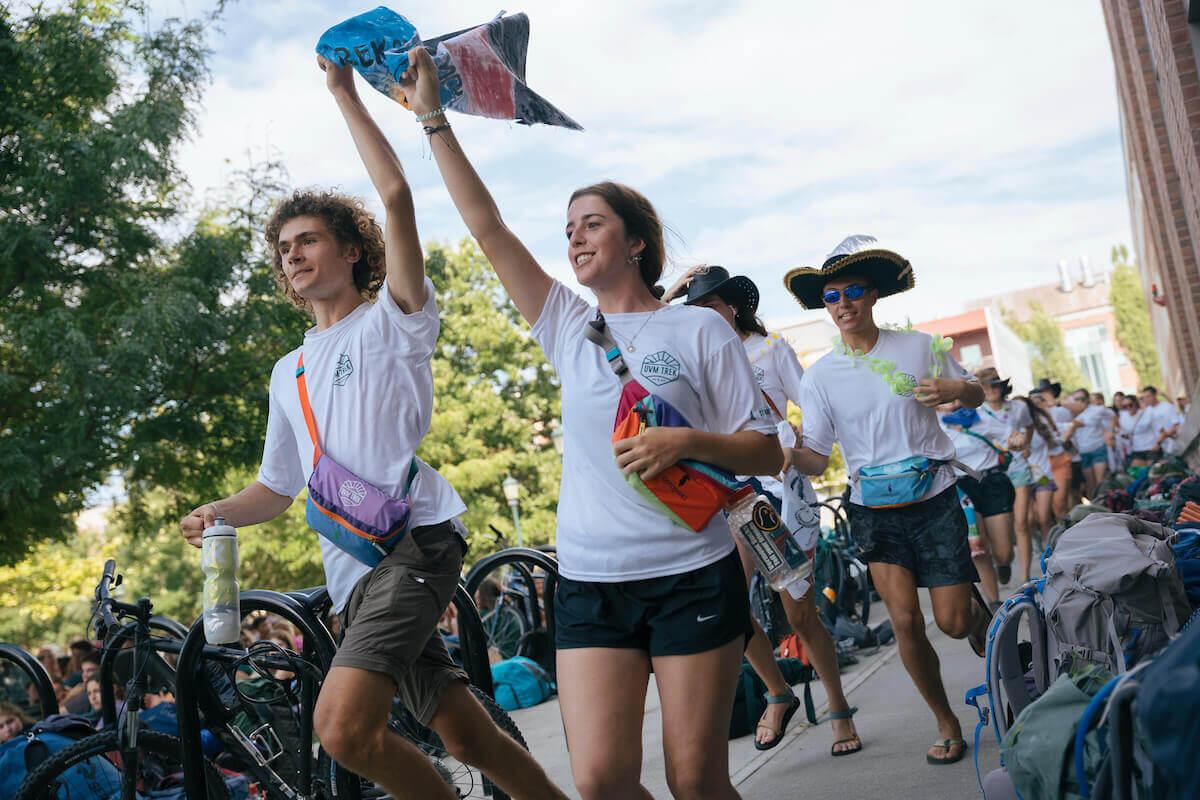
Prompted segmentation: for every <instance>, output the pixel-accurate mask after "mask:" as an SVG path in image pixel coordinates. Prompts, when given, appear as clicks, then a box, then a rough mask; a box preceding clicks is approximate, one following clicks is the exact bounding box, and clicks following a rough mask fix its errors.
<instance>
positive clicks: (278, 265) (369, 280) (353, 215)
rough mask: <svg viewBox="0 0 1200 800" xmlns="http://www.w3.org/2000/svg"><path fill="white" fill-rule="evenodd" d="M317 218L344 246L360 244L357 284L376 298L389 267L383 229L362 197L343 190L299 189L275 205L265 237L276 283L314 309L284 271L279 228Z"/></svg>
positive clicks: (295, 302) (366, 294)
mask: <svg viewBox="0 0 1200 800" xmlns="http://www.w3.org/2000/svg"><path fill="white" fill-rule="evenodd" d="M306 216H310V217H317V218H319V219H320V220H322V221H323V222H324V223H325V227H327V228H328V229H329V232H330V233H332V234H333V237H334V239H335V240H336V241H337V243H338V244H339V245H341V246H342V247H348V246H357V247H358V248H359V249H360V250H362V257H361V258H359V259H358V261H356V262H354V286H355V287H356V288H357V289H358V292H359V294H361V295H362V297H363V299H364V300H374V299H375V297H376V295H378V294H379V289H380V287H382V286H383V278H384V276H385V275H386V274H387V266H386V264H385V262H384V255H383V230H382V229H381V228H380V227H379V223H378V222H376V221H375V216H374V215H373V214H371V212H369V211H367V209H366V208H365V207H364V206H363V202H362V200H359V199H358V198H357V197H349V196H347V195H344V194H341V193H339V192H314V191H306V190H297V191H295V192H293V193H292V196H291V197H286V198H284V199H283V200H281V201H280V202H279V205H278V206H276V207H275V211H274V212H273V213H272V214H271V218H270V219H269V220H267V227H266V230H265V232H264V237H265V238H266V240H267V246H268V247H269V248H270V249H271V268H272V272H273V273H274V275H275V283H277V284H279V288H280V289H282V290H283V293H284V295H286V296H287V299H288V300H291V301H292V304H293V305H295V306H296V307H298V308H303V309H304V310H305V311H309V312H311V311H312V306H311V305H310V304H309V302H308V301H307V300H305V299H304V298H303V297H301V296H300V295H298V294H296V290H295V289H293V288H292V283H291V281H289V280H288V278H287V275H286V274H285V273H284V271H283V256H282V255H280V253H279V231H280V230H281V229H282V228H283V226H284V224H286V223H287V222H288V220H291V219H294V218H296V217H306Z"/></svg>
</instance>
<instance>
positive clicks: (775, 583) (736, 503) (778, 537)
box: [726, 486, 812, 600]
mask: <svg viewBox="0 0 1200 800" xmlns="http://www.w3.org/2000/svg"><path fill="white" fill-rule="evenodd" d="M726 511H727V513H728V514H729V530H730V531H732V533H733V535H734V536H736V537H738V538H739V539H741V541H742V542H743V543H744V544H745V545H746V547H747V548H749V550H750V552H751V553H752V554H753V555H754V561H755V563H757V564H758V570H759V572H761V573H762V575H763V577H764V578H766V579H767V583H769V584H770V585H771V588H772V589H774V590H775V591H777V592H782V591H784V590H786V591H787V593H788V594H790V595H791V596H792V597H793V598H794V599H796V600H799V599H800V598H802V597H804V595H805V594H807V593H808V589H809V586H810V585H811V584H810V581H809V579H810V578H811V576H812V562H811V561H809V560H808V556H807V555H805V553H804V551H803V550H801V549H800V546H799V545H797V544H796V540H795V539H794V538H792V533H791V531H789V530H788V528H787V526H786V525H784V524H783V520H782V519H780V518H779V514H778V513H777V512H776V511H775V507H774V506H772V505H771V501H770V500H768V499H767V498H766V497H764V496H763V495H761V494H755V493H754V490H753V489H752V488H750V487H749V486H747V487H745V488H743V489H741V490H740V491H738V493H737V494H735V495H734V496H733V500H732V502H731V503H730V504H729V506H728V508H727V509H726Z"/></svg>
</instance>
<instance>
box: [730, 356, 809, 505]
mask: <svg viewBox="0 0 1200 800" xmlns="http://www.w3.org/2000/svg"><path fill="white" fill-rule="evenodd" d="M742 346H743V347H744V348H745V349H746V357H747V358H748V359H750V368H751V370H753V372H754V380H756V381H757V382H758V387H759V388H760V389H762V390H763V391H764V392H766V393H767V395H768V396H769V397H770V398H771V402H772V403H774V404H775V409H778V411H779V413H780V414H781V415H783V420H782V421H780V422H779V423H778V430H779V444H780V446H782V447H795V445H796V434H795V433H794V432H793V431H792V426H791V425H789V424H788V422H787V404H788V400H791V401H792V402H793V403H795V404H796V405H800V381H801V378H803V377H804V367H802V366H800V359H798V358H796V351H795V350H793V349H792V347H791V345H789V344H788V343H787V340H786V339H784V338H783V337H782V336H780V335H779V334H778V333H774V332H772V333H770V334H769V335H767V336H761V335H759V334H757V333H752V334H750V335H749V336H748V337H746V338H745V339H743V340H742ZM758 480H759V483H761V484H762V487H763V489H765V490H766V491H768V492H770V493H771V494H773V495H775V496H776V497H780V496H782V494H783V484H782V483H780V482H779V480H778V479H777V478H774V477H770V476H766V475H761V476H759V478H758Z"/></svg>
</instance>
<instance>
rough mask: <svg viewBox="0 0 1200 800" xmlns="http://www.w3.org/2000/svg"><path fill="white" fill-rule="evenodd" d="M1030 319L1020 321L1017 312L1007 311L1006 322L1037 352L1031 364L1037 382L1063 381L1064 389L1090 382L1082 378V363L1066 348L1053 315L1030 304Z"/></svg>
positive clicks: (1060, 329)
mask: <svg viewBox="0 0 1200 800" xmlns="http://www.w3.org/2000/svg"><path fill="white" fill-rule="evenodd" d="M1029 311H1030V315H1029V319H1027V320H1025V321H1021V320H1019V319H1017V317H1016V316H1015V315H1014V314H1011V313H1008V312H1005V314H1004V321H1005V323H1006V324H1007V325H1008V326H1009V327H1010V328H1012V329H1013V330H1014V331H1015V332H1016V334H1017V335H1018V336H1020V337H1021V339H1022V340H1024V341H1025V342H1026V343H1028V344H1029V345H1030V346H1031V348H1032V349H1033V351H1034V355H1033V358H1032V360H1031V361H1030V364H1029V367H1030V370H1031V371H1032V372H1033V379H1034V380H1035V381H1037V380H1039V379H1041V378H1049V379H1050V380H1052V381H1055V382H1057V383H1061V384H1062V385H1063V390H1064V391H1070V390H1072V389H1075V388H1079V387H1087V386H1088V385H1089V384H1088V382H1087V381H1086V380H1085V379H1084V377H1083V372H1082V371H1081V370H1080V368H1079V363H1078V362H1077V361H1076V360H1075V359H1074V358H1072V357H1071V354H1070V352H1068V351H1067V344H1066V342H1065V341H1064V340H1063V333H1062V328H1060V327H1058V323H1057V322H1056V321H1055V320H1054V317H1052V316H1050V315H1049V314H1048V313H1046V310H1045V309H1044V308H1042V305H1041V304H1040V303H1038V302H1036V301H1035V302H1033V303H1030V304H1029Z"/></svg>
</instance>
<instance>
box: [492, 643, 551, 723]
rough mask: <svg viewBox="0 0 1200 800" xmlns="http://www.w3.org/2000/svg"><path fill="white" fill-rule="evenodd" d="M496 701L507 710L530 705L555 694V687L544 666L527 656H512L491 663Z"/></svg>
mask: <svg viewBox="0 0 1200 800" xmlns="http://www.w3.org/2000/svg"><path fill="white" fill-rule="evenodd" d="M492 683H493V684H494V686H495V691H494V692H493V694H494V696H495V698H496V702H497V703H498V704H499V705H500V707H501V708H503V709H504V710H505V711H515V710H516V709H518V708H529V707H530V706H536V705H537V704H539V703H544V702H546V701H547V700H549V699H550V698H551V697H553V696H554V693H555V691H556V688H555V686H554V681H552V680H550V674H549V673H547V672H546V670H544V669H542V667H541V665H540V664H538V663H537V662H536V661H534V660H533V659H530V658H525V657H524V656H513V657H512V658H506V659H504V660H503V661H498V662H496V663H495V664H492Z"/></svg>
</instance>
